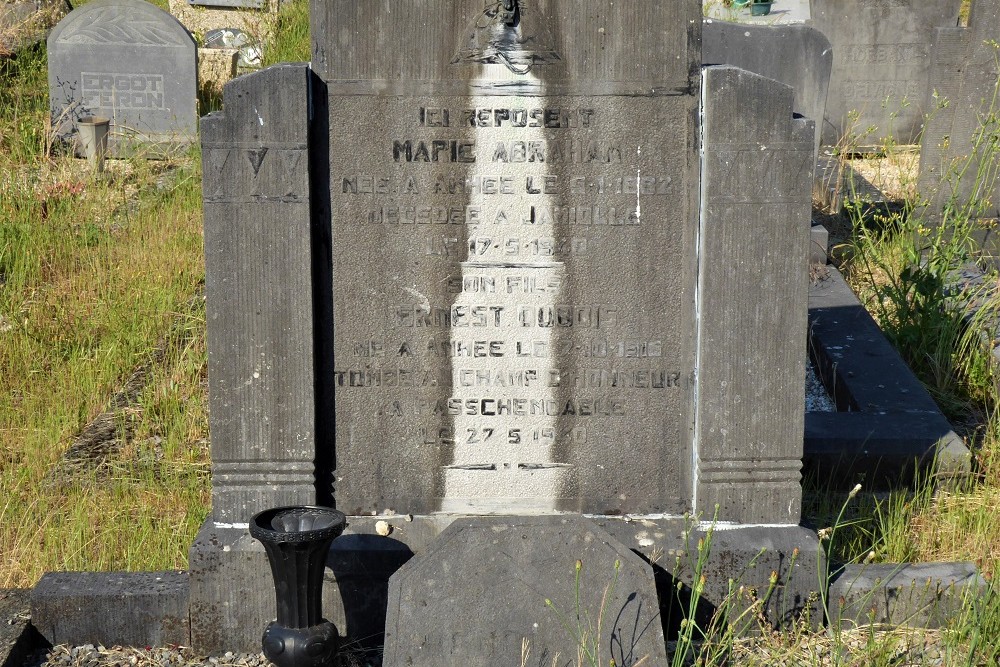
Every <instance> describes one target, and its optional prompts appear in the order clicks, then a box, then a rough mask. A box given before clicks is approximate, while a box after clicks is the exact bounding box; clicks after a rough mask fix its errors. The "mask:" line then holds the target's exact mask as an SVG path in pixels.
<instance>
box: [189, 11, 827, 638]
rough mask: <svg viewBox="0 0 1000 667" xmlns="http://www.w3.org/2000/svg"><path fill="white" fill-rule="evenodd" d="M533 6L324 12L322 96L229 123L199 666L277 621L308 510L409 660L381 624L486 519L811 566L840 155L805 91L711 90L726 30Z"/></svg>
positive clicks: (302, 83) (198, 574)
mask: <svg viewBox="0 0 1000 667" xmlns="http://www.w3.org/2000/svg"><path fill="white" fill-rule="evenodd" d="M513 7H514V9H513V13H512V14H511V15H509V16H505V14H504V5H503V4H502V3H499V4H498V3H496V2H486V3H484V2H483V1H482V0H422V1H421V2H412V3H406V4H402V5H396V4H393V5H392V7H391V10H390V7H389V6H388V5H384V4H382V3H357V2H352V1H350V0H335V1H332V2H322V3H319V2H317V3H314V4H313V14H312V34H313V37H314V57H313V63H312V66H313V68H314V73H313V74H310V73H309V70H308V68H307V67H306V66H304V65H299V66H283V67H281V68H278V69H268V70H265V71H263V72H260V73H257V74H253V75H249V76H246V77H242V78H240V79H237V80H236V81H234V82H232V83H230V84H229V85H228V86H227V87H226V90H225V99H224V107H223V111H222V113H221V114H213V115H212V116H211V117H210V118H208V119H206V120H205V122H204V127H203V131H204V134H203V137H204V142H205V143H204V151H205V152H204V160H205V202H206V214H205V224H206V231H205V238H206V263H207V264H208V265H209V268H208V280H207V284H206V293H207V298H208V301H209V303H210V304H212V303H214V304H215V305H212V306H210V307H209V312H208V337H209V341H210V343H209V345H210V348H209V355H210V361H209V364H210V377H211V378H212V380H211V382H210V391H211V393H212V396H211V407H212V410H211V412H212V457H213V516H212V519H211V520H210V521H209V522H208V523H207V524H206V526H205V527H204V528H203V530H202V532H201V533H200V534H199V537H198V540H197V542H196V544H195V545H194V546H193V547H192V551H191V571H192V574H191V577H192V583H191V598H192V619H193V620H192V637H193V641H194V643H195V644H196V645H197V646H200V647H202V648H204V649H209V650H218V649H223V647H225V646H227V645H228V647H229V648H230V649H231V648H232V647H233V646H252V642H254V641H256V637H255V635H256V628H255V625H254V623H253V618H255V617H259V618H261V619H262V620H267V618H266V616H267V614H269V613H273V600H271V599H270V595H269V591H266V590H265V591H261V590H259V588H254V590H251V591H248V590H247V587H241V588H240V590H239V591H236V590H235V589H234V588H233V585H232V582H233V581H246V580H247V579H252V578H254V577H256V576H257V575H256V574H255V573H257V572H266V569H267V566H266V561H265V560H264V559H263V553H262V551H261V550H260V549H257V548H256V547H255V546H254V545H253V541H252V540H250V539H249V537H248V536H247V535H246V530H245V524H244V522H245V521H246V520H247V518H248V517H249V516H250V515H251V514H253V513H254V512H255V511H258V510H261V509H264V508H266V507H269V506H273V505H278V504H285V503H292V502H312V501H314V500H315V501H319V502H321V503H336V505H337V507H338V508H340V509H341V510H343V511H344V512H346V513H347V514H349V515H351V519H350V522H351V524H352V525H351V527H350V528H349V530H348V533H347V534H346V535H345V537H344V538H342V539H340V540H338V541H337V542H335V543H334V548H333V552H334V553H335V554H337V553H339V554H341V556H342V557H341V556H332V559H333V560H334V562H336V563H339V565H335V566H334V568H333V579H332V581H328V582H327V585H326V587H325V588H324V591H327V592H326V593H324V594H325V595H329V596H330V598H332V599H333V600H334V601H335V602H336V600H338V599H342V602H336V603H335V604H334V605H333V609H332V611H330V610H329V608H328V613H329V614H330V615H329V618H331V620H334V621H335V622H337V623H346V632H347V633H348V634H349V635H350V636H367V635H370V634H371V632H372V628H373V627H375V628H379V627H380V625H379V623H377V622H373V621H372V620H371V619H367V620H364V619H360V620H359V619H358V617H357V613H356V608H355V609H353V610H352V608H351V607H352V605H355V604H356V600H357V599H358V598H361V597H366V596H365V595H361V594H360V593H359V591H364V592H365V593H367V594H368V595H367V598H368V599H384V597H380V596H385V588H384V586H385V582H386V579H387V576H388V574H389V573H391V571H392V569H393V568H395V567H398V564H399V562H401V561H403V560H405V559H406V558H408V557H409V556H410V555H412V554H417V555H420V554H421V553H424V552H426V550H427V549H428V548H430V547H431V545H432V544H433V542H434V539H435V538H436V536H437V535H438V534H439V533H440V531H441V530H443V529H444V528H445V527H446V526H447V525H448V524H449V523H450V522H451V521H452V520H453V519H454V517H455V516H456V515H460V514H473V515H483V514H491V515H496V514H504V515H511V514H515V515H537V514H543V515H544V514H552V513H555V512H568V513H586V514H592V515H599V516H602V517H604V518H605V519H608V518H609V517H621V516H622V515H628V516H639V517H643V518H642V523H639V522H632V521H629V523H627V524H626V523H625V522H624V521H618V522H619V523H621V526H615V527H613V528H612V527H607V526H606V529H607V530H608V531H609V532H611V533H612V534H615V535H616V536H618V535H619V533H621V534H622V535H627V537H624V538H623V537H618V539H619V540H624V542H625V543H627V544H628V546H631V547H633V548H639V549H643V550H649V549H655V548H677V549H679V550H683V549H684V548H685V545H684V543H683V540H681V538H680V537H679V536H680V535H681V534H682V532H683V530H686V528H678V527H677V525H676V524H677V523H678V522H680V523H683V521H682V520H681V519H680V517H681V516H682V515H684V514H685V513H693V514H695V515H699V516H702V517H704V518H706V519H710V518H711V517H713V516H717V518H718V519H720V520H724V521H729V522H735V523H737V524H755V525H760V524H768V525H771V526H775V528H774V531H776V532H775V533H774V536H777V535H779V534H781V535H786V536H787V535H792V533H788V532H787V531H789V530H791V529H792V528H794V531H795V532H794V535H793V536H792V537H788V539H794V540H795V542H794V543H791V544H789V545H788V547H789V548H788V550H787V551H782V553H790V551H791V548H792V547H802V548H808V545H806V544H802V543H800V541H799V540H800V539H801V535H802V533H801V531H800V530H799V529H798V528H797V526H795V524H797V523H798V520H799V511H800V497H801V489H800V485H799V480H800V473H799V469H800V466H801V451H802V421H803V402H804V400H803V393H804V392H803V383H804V359H805V333H806V332H805V322H806V285H807V281H806V254H807V253H806V249H807V243H808V226H807V225H806V224H805V221H806V220H808V217H809V211H810V190H811V188H810V175H811V173H812V166H813V137H814V134H813V131H814V126H813V124H812V123H811V122H810V121H806V120H801V119H793V91H792V89H791V88H790V87H788V86H785V85H783V84H781V83H778V82H775V81H772V80H769V79H765V78H763V77H760V76H757V75H755V74H752V73H749V72H745V71H742V70H738V69H736V68H732V67H711V68H707V70H706V71H705V72H704V73H702V68H701V58H700V50H699V45H700V40H701V35H700V27H701V11H700V3H699V2H698V0H685V1H684V2H683V3H674V4H670V5H668V4H666V3H662V2H658V1H655V0H637V1H636V2H632V3H618V2H611V0H600V1H598V2H595V3H592V4H591V5H589V6H588V7H589V8H588V13H587V14H586V15H584V14H581V13H580V12H579V10H578V8H577V3H575V2H572V0H553V1H552V2H547V3H544V4H542V3H539V4H534V3H529V2H526V1H525V2H517V3H513ZM428 17H433V20H430V19H429V18H428ZM376 34H377V35H379V42H378V44H382V43H391V44H398V45H408V46H406V47H405V48H392V49H388V48H383V47H382V46H379V45H378V44H376V43H375V42H373V41H372V40H371V36H372V35H376ZM622 35H628V36H629V37H628V39H623V38H622V37H621V36H622ZM703 101H704V102H703ZM703 119H704V120H703ZM702 123H704V124H703V125H702ZM299 153H301V155H299ZM297 156H298V157H297ZM376 513H379V516H380V517H381V516H387V519H385V520H386V521H387V522H389V521H392V522H396V523H397V525H398V526H399V528H398V530H397V531H396V532H393V533H392V535H391V536H390V537H387V538H379V537H377V536H375V534H374V533H375V529H374V523H375V517H373V516H372V515H373V514H376ZM399 515H404V516H405V517H407V519H412V520H407V519H400V518H399ZM650 517H652V518H650ZM669 517H674V518H669ZM608 520H609V521H612V522H614V521H615V520H617V519H608ZM516 521H517V519H509V520H508V523H510V522H516ZM399 522H402V523H399ZM657 522H660V523H657ZM668 524H669V525H668ZM383 528H385V526H383ZM782 531H785V532H782ZM358 533H363V535H359V534H358ZM380 534H382V535H384V531H383V532H382V533H380ZM772 537H773V536H771V537H769V538H768V539H769V543H770V544H771V545H774V544H778V543H781V541H780V540H778V538H777V537H773V539H772ZM758 538H759V534H758V533H754V534H753V536H752V538H748V539H752V540H754V542H753V543H754V544H756V540H758ZM380 539H381V540H382V541H381V542H379V540H380ZM538 540H539V543H538V544H532V545H531V546H530V549H532V550H544V549H545V548H546V547H545V538H544V537H543V536H541V535H540V536H539V537H538ZM738 541H739V540H736V539H735V538H734V540H733V542H734V543H735V542H738ZM338 543H339V544H340V545H341V546H339V547H338ZM376 544H380V545H381V546H376ZM455 545H456V543H452V546H449V547H443V548H442V552H438V553H441V555H442V557H445V556H446V552H448V551H450V550H451V549H452V547H454V546H455ZM549 546H550V547H552V545H549ZM762 546H763V545H762ZM376 551H377V552H378V554H379V555H378V558H382V557H383V556H384V557H385V558H384V560H385V562H386V563H387V565H386V567H385V568H384V570H383V571H381V573H380V574H374V573H371V572H370V571H369V576H368V578H367V580H365V581H360V579H359V577H358V575H357V573H358V572H363V571H365V569H366V565H365V564H366V563H367V562H369V561H370V560H371V559H372V558H375V556H374V555H373V554H375V553H376ZM782 558H784V557H782V556H780V555H779V556H776V559H777V560H775V561H774V562H775V563H778V564H780V563H781V562H788V561H787V560H784V561H783V560H782ZM352 562H353V565H352V564H351V563H352ZM779 567H780V565H779ZM769 573H770V567H769V568H768V571H767V572H766V573H764V575H763V582H761V583H764V584H766V581H767V576H768V574H769ZM782 576H784V575H782ZM720 581H725V579H724V578H723V579H720ZM402 593H403V594H406V592H405V590H403V591H402ZM724 594H725V592H724V591H722V592H720V599H721V595H724ZM330 598H328V599H330ZM523 602H524V601H523V600H521V599H512V600H510V602H509V604H510V605H512V606H513V608H516V606H517V605H519V604H521V603H523ZM376 621H377V619H376ZM344 627H345V626H343V625H342V626H341V628H342V629H344ZM374 632H376V633H377V632H378V630H377V629H375V630H374ZM225 650H228V649H225Z"/></svg>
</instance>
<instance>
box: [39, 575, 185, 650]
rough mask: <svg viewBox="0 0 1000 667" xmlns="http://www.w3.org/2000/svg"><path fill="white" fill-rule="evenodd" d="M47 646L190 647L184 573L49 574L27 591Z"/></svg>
mask: <svg viewBox="0 0 1000 667" xmlns="http://www.w3.org/2000/svg"><path fill="white" fill-rule="evenodd" d="M31 623H32V625H34V627H35V628H36V629H37V630H38V632H39V633H40V634H41V635H42V636H43V637H44V638H45V640H46V641H48V642H49V643H50V644H70V645H81V644H101V645H103V646H164V645H168V644H176V645H179V646H187V645H190V637H191V635H190V628H189V626H188V575H187V573H186V572H176V571H174V572H50V573H48V574H46V575H45V576H43V577H42V578H41V580H40V581H39V582H38V584H37V585H36V586H35V588H34V590H33V591H32V592H31Z"/></svg>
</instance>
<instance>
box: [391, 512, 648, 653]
mask: <svg viewBox="0 0 1000 667" xmlns="http://www.w3.org/2000/svg"><path fill="white" fill-rule="evenodd" d="M578 566H579V579H578V580H577V567H578ZM577 591H578V592H579V598H577V597H576V595H575V594H576V592H577ZM662 622H663V621H662V619H661V618H660V609H659V604H658V602H657V596H656V585H655V582H654V581H653V568H652V567H650V565H649V564H647V563H646V562H645V561H643V560H642V559H641V558H639V556H637V555H636V554H634V553H632V552H631V551H630V550H629V549H627V548H626V547H625V546H624V545H623V544H621V543H620V542H618V541H617V540H615V539H614V538H613V537H611V536H610V535H609V534H608V533H606V532H605V531H604V530H602V529H600V528H598V527H597V526H596V525H595V524H594V523H593V522H592V521H590V520H589V519H585V518H583V517H580V516H549V517H498V518H493V519H459V520H457V521H455V522H454V523H452V524H451V526H449V527H448V528H447V529H445V531H444V532H442V533H441V535H440V536H439V537H438V539H437V541H436V542H434V544H433V545H432V546H431V547H430V548H429V549H428V550H427V551H425V552H424V553H423V554H421V555H420V556H417V557H415V558H413V559H412V560H410V561H409V562H408V563H406V565H404V566H403V567H402V568H400V570H399V571H398V572H396V574H394V575H393V577H392V579H391V580H390V582H389V611H388V617H387V619H386V635H385V664H386V665H412V666H413V667H419V666H421V665H426V666H427V667H440V666H441V665H526V664H531V665H553V664H559V665H564V664H577V663H576V662H575V661H576V658H577V653H578V651H579V650H580V649H581V647H582V648H583V649H584V650H586V651H589V652H592V653H591V655H593V658H594V663H593V664H601V665H607V664H611V663H609V661H610V660H612V659H613V660H614V663H613V664H615V665H621V666H622V667H626V666H632V665H638V664H642V665H666V664H667V655H666V645H665V642H664V640H663V627H662ZM574 632H576V633H578V634H577V635H576V636H574ZM584 632H586V633H587V634H586V635H585V636H581V635H583V633H584ZM525 655H527V658H528V660H527V661H525V660H524V656H525ZM557 657H558V658H560V659H559V660H556V658H557ZM598 658H599V660H600V662H599V663H598V662H597V659H598ZM582 664H591V663H590V662H584V663H582Z"/></svg>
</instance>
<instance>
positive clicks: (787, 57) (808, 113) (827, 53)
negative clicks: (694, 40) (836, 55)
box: [702, 19, 833, 155]
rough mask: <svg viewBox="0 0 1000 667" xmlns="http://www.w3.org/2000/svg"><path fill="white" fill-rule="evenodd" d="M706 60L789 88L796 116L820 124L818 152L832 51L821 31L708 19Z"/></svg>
mask: <svg viewBox="0 0 1000 667" xmlns="http://www.w3.org/2000/svg"><path fill="white" fill-rule="evenodd" d="M702 62H703V63H705V64H706V65H733V66H736V67H741V68H743V69H745V70H747V71H748V72H753V73H755V74H760V75H761V76H765V77H767V78H769V79H774V80H775V81H780V82H781V83H784V84H786V85H789V86H791V87H792V91H793V93H794V99H793V102H792V105H793V107H792V108H793V109H794V110H795V113H797V114H800V115H801V116H803V117H805V118H808V119H810V120H812V121H815V123H816V141H815V146H816V152H817V155H818V154H819V147H820V140H821V137H822V130H823V118H824V117H825V116H826V98H827V92H828V91H829V88H830V69H831V67H832V65H833V47H832V46H830V40H828V39H827V38H826V36H825V35H824V34H823V33H821V32H820V31H819V30H817V29H816V28H813V27H810V26H806V25H801V24H792V25H753V24H749V23H730V22H727V21H720V20H717V19H710V20H706V21H705V25H704V26H703V28H702Z"/></svg>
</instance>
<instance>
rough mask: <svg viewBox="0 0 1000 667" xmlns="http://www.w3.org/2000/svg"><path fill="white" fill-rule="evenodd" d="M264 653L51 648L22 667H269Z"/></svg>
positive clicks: (345, 665)
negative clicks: (216, 655)
mask: <svg viewBox="0 0 1000 667" xmlns="http://www.w3.org/2000/svg"><path fill="white" fill-rule="evenodd" d="M380 663H381V661H379V662H371V661H366V660H364V659H362V658H360V657H358V656H356V655H354V654H352V653H350V652H342V653H341V655H340V662H339V664H337V665H336V666H335V667H379V665H380ZM269 665H271V663H270V662H269V661H268V659H267V658H265V657H264V654H263V653H233V652H231V651H230V652H227V653H226V654H225V655H222V656H219V657H207V656H204V655H199V654H197V653H195V652H194V651H192V650H191V649H189V648H186V647H183V646H166V647H153V648H127V647H121V646H114V647H112V648H106V647H104V646H94V645H93V644H86V645H85V646H62V645H60V646H54V647H53V648H51V649H45V650H42V651H36V652H35V653H34V654H32V656H31V657H30V658H29V660H28V661H27V662H26V663H25V664H24V667H268V666H269Z"/></svg>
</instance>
